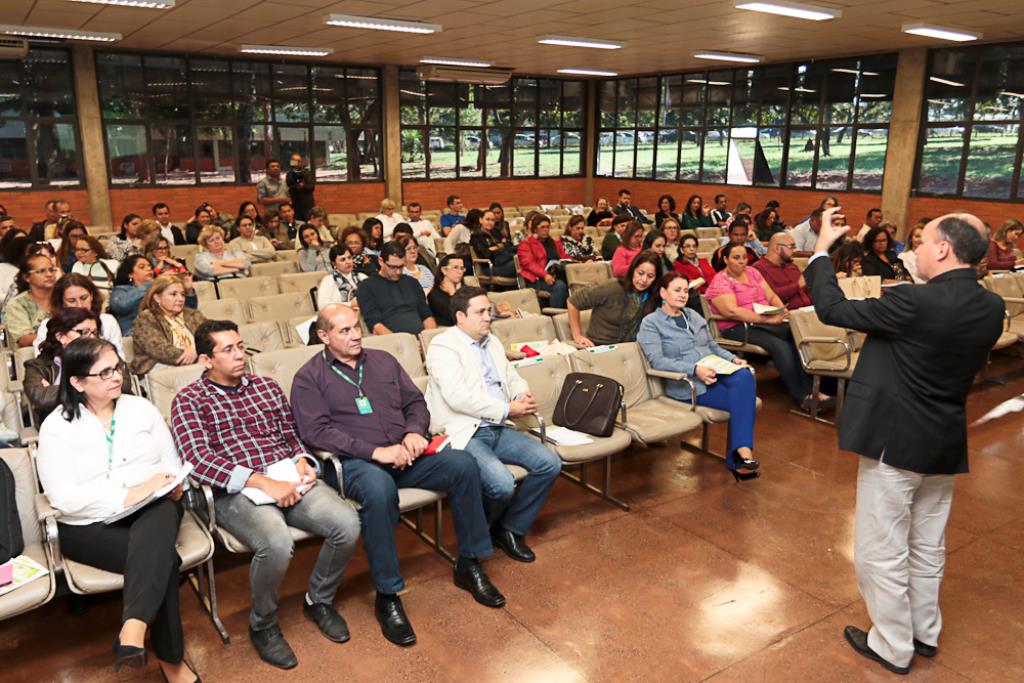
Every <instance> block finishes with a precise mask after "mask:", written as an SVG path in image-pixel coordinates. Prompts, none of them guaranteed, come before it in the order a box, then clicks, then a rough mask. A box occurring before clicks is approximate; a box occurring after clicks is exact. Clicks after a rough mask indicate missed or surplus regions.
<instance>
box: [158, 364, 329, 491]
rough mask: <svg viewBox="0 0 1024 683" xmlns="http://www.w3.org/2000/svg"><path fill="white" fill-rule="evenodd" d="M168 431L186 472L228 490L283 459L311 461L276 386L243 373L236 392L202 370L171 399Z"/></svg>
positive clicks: (232, 489) (271, 382)
mask: <svg viewBox="0 0 1024 683" xmlns="http://www.w3.org/2000/svg"><path fill="white" fill-rule="evenodd" d="M171 433H172V434H173V435H174V443H175V445H176V446H177V448H178V454H179V455H180V456H181V457H182V458H184V459H185V460H187V461H188V462H190V463H192V465H193V467H194V468H195V469H193V471H192V474H193V475H194V476H195V477H196V478H197V479H199V480H200V481H201V482H203V483H206V484H210V485H211V486H214V487H215V488H221V489H228V491H229V492H231V493H237V491H239V490H241V487H242V485H244V483H245V481H246V480H247V479H248V478H249V475H250V474H252V473H253V472H256V473H263V472H265V471H266V468H267V467H268V466H269V465H272V464H274V463H275V462H277V461H279V460H283V459H285V458H293V459H294V458H296V457H299V456H305V457H306V458H308V459H309V460H310V462H311V464H313V465H314V467H315V466H316V465H317V463H316V461H315V460H314V459H313V457H312V456H310V455H309V454H308V453H307V452H306V448H305V446H303V445H302V442H301V441H299V437H298V433H297V432H296V430H295V421H294V420H293V418H292V411H291V408H289V406H288V400H287V399H286V398H285V395H284V392H283V391H282V390H281V386H280V385H279V384H278V383H277V382H275V381H274V380H272V379H270V378H267V377H257V376H256V375H245V376H244V377H243V378H242V385H241V386H240V387H239V388H238V391H228V390H226V389H222V388H220V387H218V386H217V385H216V384H214V383H213V382H211V381H210V380H209V379H207V377H206V375H205V374H204V375H203V376H202V377H201V378H199V379H198V380H196V381H195V382H193V383H192V384H190V385H188V386H187V387H185V388H184V389H182V390H181V391H179V392H178V395H177V396H175V397H174V402H173V403H172V404H171ZM232 483H233V484H234V485H232V486H230V487H229V484H232Z"/></svg>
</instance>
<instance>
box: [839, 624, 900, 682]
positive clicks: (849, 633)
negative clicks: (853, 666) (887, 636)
mask: <svg viewBox="0 0 1024 683" xmlns="http://www.w3.org/2000/svg"><path fill="white" fill-rule="evenodd" d="M843 636H844V637H845V638H846V642H848V643H849V644H850V647H852V648H853V650H854V652H856V653H857V654H859V655H860V656H861V657H867V658H868V659H870V660H871V661H873V662H878V663H879V664H881V665H882V667H883V668H885V669H888V670H889V671H891V672H893V673H894V674H900V675H901V676H903V675H906V674H908V673H910V667H909V666H896V665H895V664H893V663H892V662H889V661H887V660H885V659H882V658H881V657H880V656H879V655H878V653H877V652H875V651H874V650H872V649H871V648H870V647H868V634H867V633H866V632H864V631H861V630H860V629H859V628H857V627H856V626H847V627H846V628H844V629H843Z"/></svg>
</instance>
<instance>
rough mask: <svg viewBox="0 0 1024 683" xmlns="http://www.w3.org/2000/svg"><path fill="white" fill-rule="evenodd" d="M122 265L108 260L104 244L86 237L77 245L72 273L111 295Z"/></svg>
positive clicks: (93, 238)
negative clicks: (90, 281)
mask: <svg viewBox="0 0 1024 683" xmlns="http://www.w3.org/2000/svg"><path fill="white" fill-rule="evenodd" d="M119 265H120V264H118V262H117V261H115V260H114V259H110V258H107V251H106V250H105V249H104V248H103V243H102V242H100V241H99V240H98V239H96V238H95V237H91V236H88V235H87V236H85V237H83V238H81V239H80V240H78V241H77V242H76V243H75V263H74V265H72V266H71V272H72V273H77V274H78V275H84V276H85V277H87V278H89V279H90V280H92V282H93V284H94V285H96V287H97V289H100V290H102V291H103V292H106V293H109V292H110V290H111V289H113V287H114V273H115V272H117V268H118V266H119Z"/></svg>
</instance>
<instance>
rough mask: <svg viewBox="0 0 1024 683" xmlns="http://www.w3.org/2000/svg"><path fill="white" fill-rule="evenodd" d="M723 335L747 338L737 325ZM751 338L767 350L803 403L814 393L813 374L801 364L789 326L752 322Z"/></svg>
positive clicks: (782, 376)
mask: <svg viewBox="0 0 1024 683" xmlns="http://www.w3.org/2000/svg"><path fill="white" fill-rule="evenodd" d="M722 336H723V337H727V338H729V339H734V340H736V341H743V326H742V325H735V326H733V327H730V328H729V329H727V330H724V331H723V332H722ZM747 341H748V342H750V343H751V344H757V345H758V346H760V347H762V348H763V349H764V350H765V351H767V352H768V353H769V354H770V355H771V358H772V362H773V363H775V368H776V369H777V370H778V371H779V377H781V378H782V382H783V384H785V385H786V390H787V391H788V392H789V395H790V396H791V397H792V398H793V400H794V401H796V402H797V403H799V402H800V401H802V400H804V397H805V396H807V395H808V394H810V393H811V376H810V375H808V374H807V373H805V372H804V369H803V366H802V365H800V355H799V353H798V352H797V350H796V345H795V344H794V343H793V334H792V332H790V330H789V325H751V326H750V332H749V336H748V337H747Z"/></svg>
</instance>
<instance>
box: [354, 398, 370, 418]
mask: <svg viewBox="0 0 1024 683" xmlns="http://www.w3.org/2000/svg"><path fill="white" fill-rule="evenodd" d="M356 409H357V410H358V411H359V414H360V415H372V414H373V406H372V405H370V397H369V396H356Z"/></svg>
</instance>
